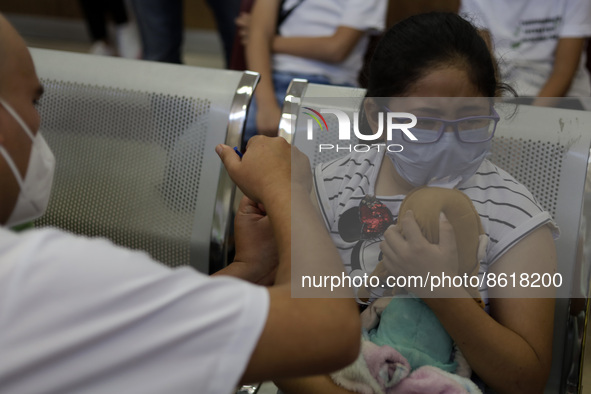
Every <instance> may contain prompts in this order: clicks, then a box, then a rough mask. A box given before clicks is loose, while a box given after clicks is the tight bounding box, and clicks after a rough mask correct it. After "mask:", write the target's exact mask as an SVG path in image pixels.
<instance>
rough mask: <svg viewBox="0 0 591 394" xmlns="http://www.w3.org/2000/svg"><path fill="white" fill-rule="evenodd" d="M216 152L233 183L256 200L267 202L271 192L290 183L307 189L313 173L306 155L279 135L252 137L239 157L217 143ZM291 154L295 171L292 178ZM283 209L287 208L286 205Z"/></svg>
mask: <svg viewBox="0 0 591 394" xmlns="http://www.w3.org/2000/svg"><path fill="white" fill-rule="evenodd" d="M216 152H217V153H218V155H220V158H221V159H222V162H223V163H224V166H225V167H226V169H227V170H228V173H229V174H230V177H231V178H232V180H233V181H234V182H235V183H236V185H237V186H238V187H239V188H240V189H241V190H242V191H243V192H244V194H245V195H246V196H248V197H249V198H250V199H251V200H253V201H255V202H262V203H263V204H264V205H266V206H268V205H269V204H267V202H268V201H271V200H272V199H273V198H274V196H277V195H278V194H283V193H290V192H291V190H292V187H295V188H296V189H298V188H305V189H306V190H308V191H309V190H310V188H311V185H312V175H311V172H310V163H309V161H308V159H307V157H306V156H305V155H304V154H302V153H301V152H300V151H299V150H298V149H297V148H292V147H291V146H290V145H289V144H288V143H287V141H285V140H284V139H283V138H280V137H274V138H271V137H264V136H254V137H252V138H251V139H250V140H249V141H248V144H247V146H246V152H245V153H244V156H243V157H242V159H240V157H239V156H238V155H237V154H236V152H234V150H233V149H232V148H230V147H229V146H226V145H218V146H217V147H216ZM292 156H293V160H294V164H295V166H294V168H295V170H294V174H293V182H292ZM285 209H289V207H286V208H285Z"/></svg>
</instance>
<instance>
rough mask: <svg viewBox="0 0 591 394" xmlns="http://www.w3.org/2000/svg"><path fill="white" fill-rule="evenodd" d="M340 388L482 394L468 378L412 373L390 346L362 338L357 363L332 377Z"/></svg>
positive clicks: (369, 393) (435, 371) (367, 392)
mask: <svg viewBox="0 0 591 394" xmlns="http://www.w3.org/2000/svg"><path fill="white" fill-rule="evenodd" d="M331 376H332V378H333V380H334V381H335V382H336V383H337V384H338V385H340V386H342V387H344V388H346V389H348V390H351V391H354V392H357V393H362V394H374V393H384V394H419V393H421V394H476V393H480V394H481V393H482V392H481V391H480V390H479V389H478V387H477V386H476V385H475V384H474V383H473V382H472V381H471V380H470V379H467V378H463V377H461V376H458V375H454V374H451V373H448V372H445V371H442V370H441V369H439V368H435V367H430V366H424V367H421V368H418V369H416V370H414V371H411V370H410V365H409V363H408V361H407V360H406V359H405V358H404V357H403V356H402V355H401V354H400V353H398V352H397V351H396V350H395V349H393V348H391V347H390V346H378V345H376V344H374V343H372V342H371V341H369V340H366V339H362V342H361V352H360V354H359V357H358V358H357V360H356V361H355V362H354V363H353V364H351V365H349V366H348V367H346V368H344V369H342V370H340V371H337V372H335V373H334V374H332V375H331Z"/></svg>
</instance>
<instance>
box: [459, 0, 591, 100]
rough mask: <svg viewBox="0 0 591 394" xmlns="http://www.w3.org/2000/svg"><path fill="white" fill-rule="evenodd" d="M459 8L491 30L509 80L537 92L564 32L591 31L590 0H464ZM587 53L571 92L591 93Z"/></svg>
mask: <svg viewBox="0 0 591 394" xmlns="http://www.w3.org/2000/svg"><path fill="white" fill-rule="evenodd" d="M460 14H461V15H462V16H463V17H465V18H466V19H468V20H470V21H471V22H472V23H473V24H474V25H476V26H477V27H478V28H481V29H485V30H488V31H489V32H490V34H491V36H492V39H493V42H494V46H495V54H496V57H497V59H498V60H499V67H500V70H501V74H502V76H503V79H504V82H507V83H509V84H511V85H512V86H513V87H514V88H515V89H516V90H517V93H519V94H520V95H523V96H535V95H537V93H538V92H539V90H540V89H541V88H542V86H543V84H544V83H545V81H546V80H547V78H548V77H549V76H550V73H551V72H552V68H553V64H554V54H555V51H556V46H557V44H558V40H559V39H560V38H567V37H575V38H578V37H589V36H591V1H589V0H494V1H492V0H462V3H461V7H460ZM585 62H586V55H585V53H583V55H582V58H581V62H580V64H579V69H578V71H577V74H576V75H575V79H574V80H573V83H572V85H571V88H570V90H569V92H568V93H567V96H576V97H584V96H589V95H590V94H591V84H590V81H589V74H588V72H587V70H586V69H585Z"/></svg>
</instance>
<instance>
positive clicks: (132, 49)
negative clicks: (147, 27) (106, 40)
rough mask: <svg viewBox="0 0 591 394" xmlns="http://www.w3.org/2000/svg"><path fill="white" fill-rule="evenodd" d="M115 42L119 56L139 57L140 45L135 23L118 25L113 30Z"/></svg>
mask: <svg viewBox="0 0 591 394" xmlns="http://www.w3.org/2000/svg"><path fill="white" fill-rule="evenodd" d="M115 42H116V43H117V52H118V53H119V56H121V57H125V58H128V59H140V58H141V56H142V45H141V43H140V38H139V34H138V31H137V26H136V25H135V24H133V23H131V22H128V23H124V24H121V25H118V26H117V29H116V32H115Z"/></svg>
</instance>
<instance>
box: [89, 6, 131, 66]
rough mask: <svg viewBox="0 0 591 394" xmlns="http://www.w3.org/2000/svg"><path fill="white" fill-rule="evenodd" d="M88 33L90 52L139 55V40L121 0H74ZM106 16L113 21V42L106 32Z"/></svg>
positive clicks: (96, 53)
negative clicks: (82, 15) (79, 8)
mask: <svg viewBox="0 0 591 394" xmlns="http://www.w3.org/2000/svg"><path fill="white" fill-rule="evenodd" d="M78 2H79V3H80V7H81V8H82V12H83V13H84V18H85V20H86V25H87V27H88V30H89V33H90V36H91V38H92V47H91V48H90V53H92V54H95V55H104V56H121V57H125V58H130V59H139V58H140V57H141V51H142V48H141V43H140V41H139V36H138V33H137V30H136V26H135V25H134V24H133V23H132V22H131V21H130V19H129V15H128V12H127V9H126V8H125V3H124V2H123V0H103V1H101V0H78ZM107 15H108V16H110V17H111V19H112V20H113V22H114V23H115V29H116V30H115V40H114V43H113V42H112V40H111V39H110V38H109V35H108V33H107Z"/></svg>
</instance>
